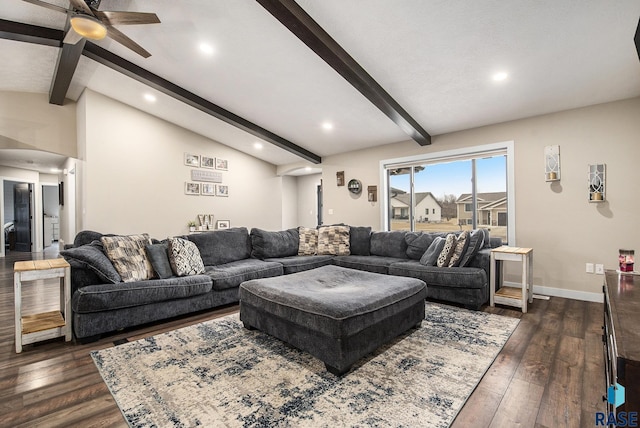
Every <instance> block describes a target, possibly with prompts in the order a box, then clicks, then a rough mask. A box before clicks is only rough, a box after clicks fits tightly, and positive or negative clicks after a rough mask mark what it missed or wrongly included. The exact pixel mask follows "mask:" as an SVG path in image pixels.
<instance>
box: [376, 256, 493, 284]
mask: <svg viewBox="0 0 640 428" xmlns="http://www.w3.org/2000/svg"><path fill="white" fill-rule="evenodd" d="M389 274H390V275H397V276H410V277H412V278H418V279H421V280H423V281H424V282H426V283H427V292H428V289H429V287H450V288H478V289H479V288H486V287H487V274H486V273H485V271H484V269H481V268H474V267H466V268H462V267H451V268H446V269H443V268H439V267H436V266H424V265H422V264H420V262H418V261H415V260H405V261H403V262H397V263H393V264H392V265H390V266H389Z"/></svg>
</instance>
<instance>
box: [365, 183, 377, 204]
mask: <svg viewBox="0 0 640 428" xmlns="http://www.w3.org/2000/svg"><path fill="white" fill-rule="evenodd" d="M367 200H368V201H369V202H377V201H378V186H368V187H367Z"/></svg>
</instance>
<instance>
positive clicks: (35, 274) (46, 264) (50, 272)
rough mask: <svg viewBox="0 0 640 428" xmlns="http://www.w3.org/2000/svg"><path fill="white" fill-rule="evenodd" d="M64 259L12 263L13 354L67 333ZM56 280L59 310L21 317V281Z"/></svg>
mask: <svg viewBox="0 0 640 428" xmlns="http://www.w3.org/2000/svg"><path fill="white" fill-rule="evenodd" d="M70 270H71V269H70V266H69V263H67V262H66V260H65V259H52V260H34V261H25V262H16V263H15V264H14V266H13V279H14V296H15V327H16V353H18V354H19V353H20V352H22V345H27V344H29V343H35V342H40V341H42V340H47V339H53V338H56V337H61V336H64V337H65V340H66V341H67V342H68V341H70V340H71V338H72V334H71V274H70ZM54 278H59V279H60V310H58V311H51V312H45V313H41V314H34V315H25V316H22V285H23V282H29V281H37V280H45V279H54Z"/></svg>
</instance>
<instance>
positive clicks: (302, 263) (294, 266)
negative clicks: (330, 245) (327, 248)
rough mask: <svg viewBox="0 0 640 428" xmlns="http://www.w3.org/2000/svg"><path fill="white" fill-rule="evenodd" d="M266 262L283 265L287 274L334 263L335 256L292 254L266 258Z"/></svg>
mask: <svg viewBox="0 0 640 428" xmlns="http://www.w3.org/2000/svg"><path fill="white" fill-rule="evenodd" d="M265 261H266V262H276V263H280V264H281V265H282V268H283V271H284V274H285V275H289V274H291V273H296V272H302V271H305V270H311V269H315V268H318V267H321V266H326V265H330V264H332V263H333V256H326V255H325V256H292V257H282V258H275V259H265Z"/></svg>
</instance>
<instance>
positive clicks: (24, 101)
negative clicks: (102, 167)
mask: <svg viewBox="0 0 640 428" xmlns="http://www.w3.org/2000/svg"><path fill="white" fill-rule="evenodd" d="M75 115H76V106H75V103H73V102H70V101H68V100H67V101H66V102H65V105H64V106H58V105H52V104H49V100H48V96H47V94H31V93H26V92H7V91H0V149H37V150H42V151H46V152H52V153H57V154H61V155H66V156H71V157H75V156H76V116H75Z"/></svg>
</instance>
